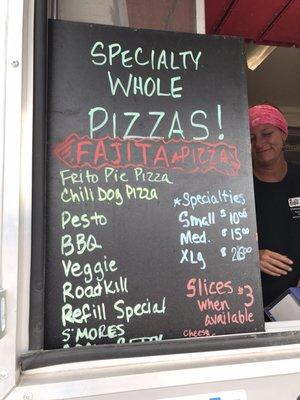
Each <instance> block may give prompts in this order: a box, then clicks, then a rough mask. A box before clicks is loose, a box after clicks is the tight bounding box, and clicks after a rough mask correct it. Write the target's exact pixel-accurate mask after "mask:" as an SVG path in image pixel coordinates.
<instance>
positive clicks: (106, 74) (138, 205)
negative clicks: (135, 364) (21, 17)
mask: <svg viewBox="0 0 300 400" xmlns="http://www.w3.org/2000/svg"><path fill="white" fill-rule="evenodd" d="M80 3H82V2H79V1H78V2H76V1H74V0H73V1H63V0H61V1H57V2H53V3H51V4H50V6H49V13H50V15H51V16H52V17H54V18H52V19H51V20H50V21H49V25H48V28H49V29H48V54H47V71H48V73H47V75H46V68H45V70H44V77H43V79H44V82H47V91H46V87H45V86H44V85H43V84H42V83H41V82H38V81H36V90H37V92H36V99H35V101H36V102H38V101H41V100H42V97H44V100H45V99H46V100H47V107H46V104H45V107H44V108H43V107H42V108H43V109H42V110H41V111H42V113H44V115H43V116H42V118H41V120H40V121H36V126H35V133H34V134H35V135H36V136H39V134H38V133H37V132H38V130H40V129H42V130H43V129H45V131H46V132H47V137H46V138H44V140H42V141H41V139H38V141H39V142H38V146H39V149H40V150H42V149H44V150H45V153H44V159H43V158H39V159H38V160H36V163H37V164H36V166H38V167H39V168H38V169H36V171H39V173H37V172H36V173H35V175H34V187H35V188H39V189H41V190H40V191H39V192H38V191H34V193H33V201H34V207H33V210H34V214H35V213H36V214H35V215H38V216H39V218H37V216H33V221H34V222H33V227H34V229H33V242H34V247H33V253H32V254H33V261H32V281H31V284H32V290H31V318H30V323H31V333H30V347H31V349H32V350H37V349H47V350H53V351H54V353H52V354H54V356H53V357H54V358H53V359H54V360H56V362H59V361H58V360H60V359H61V360H66V357H67V358H68V357H71V358H70V359H72V357H75V358H73V359H76V357H79V356H80V357H81V358H80V359H81V360H83V359H84V358H85V359H92V358H95V357H96V358H97V357H98V355H99V354H101V355H102V357H123V356H125V355H127V356H128V355H129V356H133V355H135V354H141V353H140V352H141V351H142V353H143V354H156V352H157V351H158V352H159V351H162V353H164V352H169V351H179V350H178V349H179V348H181V350H180V351H181V352H182V351H188V350H189V351H191V350H192V351H196V350H199V349H201V348H205V349H206V350H207V349H212V350H213V349H215V350H216V349H220V348H221V349H222V348H224V346H225V348H226V346H229V347H230V346H239V345H236V344H234V345H233V344H232V341H234V340H235V337H236V336H235V335H234V334H239V333H243V334H244V336H243V339H242V340H243V341H244V343H246V341H247V340H249V341H250V342H251V340H252V339H253V334H255V338H256V339H257V340H258V341H261V343H263V344H266V343H270V339H269V337H268V335H266V334H264V333H263V332H264V330H265V325H264V316H263V308H262V300H261V287H260V275H259V269H258V250H257V240H256V222H255V210H254V198H253V183H252V174H251V173H250V171H251V156H250V152H249V147H250V146H249V145H250V139H249V130H248V115H247V108H248V99H247V88H246V74H245V71H244V57H245V52H244V43H243V41H242V40H241V39H238V38H224V37H221V36H219V37H218V36H215V37H212V36H202V37H199V36H197V35H194V33H196V32H197V30H199V26H200V25H201V24H200V25H199V24H197V23H196V22H197V21H196V17H195V16H196V5H197V4H198V3H200V2H194V1H187V2H173V1H169V2H163V3H162V5H161V6H160V7H159V9H158V10H157V15H156V17H157V18H155V19H154V18H149V15H150V14H149V3H150V2H137V1H127V2H122V1H119V2H115V1H105V2H103V1H101V2H96V1H90V2H86V3H88V4H86V7H84V8H83V7H82V6H81V4H80ZM152 3H153V2H152ZM183 4H184V6H183ZM181 7H183V8H181ZM198 10H199V8H198ZM103 16H104V17H103ZM98 24H105V25H98ZM108 25H116V26H118V28H116V27H114V26H108ZM126 25H127V26H129V27H132V28H135V29H134V30H133V29H128V28H123V27H121V26H126ZM141 27H142V28H146V30H140V29H137V28H141ZM41 29H43V28H41ZM147 29H148V30H147ZM149 29H150V30H149ZM167 31H170V32H167ZM185 32H186V33H185ZM41 51H42V50H41ZM43 55H44V56H46V55H45V53H43ZM37 56H38V54H36V57H37ZM45 58H46V57H45ZM39 104H42V103H39ZM40 107H41V106H40ZM39 124H40V125H39ZM41 171H42V172H43V171H44V172H43V173H41ZM44 174H45V175H44ZM44 176H45V177H46V179H44ZM44 200H45V201H44ZM42 215H43V216H44V217H41V216H42ZM37 245H38V246H37ZM41 247H42V248H43V249H44V250H43V252H42V251H41V250H40V249H41ZM43 262H44V263H45V270H44V271H41V268H40V266H41V265H43ZM41 285H42V286H41ZM224 334H227V335H228V336H227V338H228V340H226V341H224V339H222V340H218V335H224ZM247 334H248V335H247ZM195 337H196V338H198V340H196V341H193V342H192V341H191V340H189V339H190V338H195ZM238 337H239V336H238ZM166 339H168V347H164V346H161V345H160V346H157V344H159V343H160V342H161V340H162V342H161V343H163V342H164V340H166ZM173 339H181V340H180V341H178V340H176V341H173ZM238 340H241V339H240V337H239V339H238ZM274 340H275V341H274ZM294 340H295V339H294ZM149 342H150V343H149ZM117 343H118V344H122V346H119V347H117V348H116V347H113V348H112V347H109V346H106V345H110V344H117ZM137 343H139V344H140V346H135V344H137ZM273 343H276V338H273ZM256 344H257V342H256ZM90 345H95V346H93V348H92V351H91V347H89V346H90ZM249 345H250V344H249ZM199 346H200V347H199ZM74 347H86V349H85V350H86V352H83V351H81V352H80V353H79V352H76V349H70V348H74ZM57 349H61V350H60V351H59V352H58V353H55V350H57ZM63 349H64V350H63ZM72 350H74V351H72ZM77 350H78V349H77ZM81 350H82V349H81ZM48 354H51V352H50V353H48ZM53 359H52V361H51V362H52V363H53ZM26 360H29V361H28V364H27V366H28V365H31V368H32V365H35V366H37V365H41V364H42V361H39V360H38V358H36V357H35V359H34V360H33V358H31V359H30V358H28V357H25V358H24V361H23V362H24V365H26V362H27V361H26ZM39 363H41V364H39Z"/></svg>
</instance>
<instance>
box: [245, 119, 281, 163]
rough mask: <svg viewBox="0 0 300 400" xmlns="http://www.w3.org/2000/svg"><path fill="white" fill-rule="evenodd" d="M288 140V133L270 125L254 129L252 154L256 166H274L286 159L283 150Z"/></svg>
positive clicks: (252, 133) (252, 132) (252, 131)
mask: <svg viewBox="0 0 300 400" xmlns="http://www.w3.org/2000/svg"><path fill="white" fill-rule="evenodd" d="M286 138H287V134H286V133H284V132H282V131H281V130H280V129H279V128H277V127H276V126H273V125H270V124H263V125H259V126H256V127H255V128H252V129H251V152H252V160H253V163H254V165H258V166H272V165H273V164H275V163H276V162H277V161H278V160H281V159H284V156H283V151H282V148H283V145H284V142H285V141H286Z"/></svg>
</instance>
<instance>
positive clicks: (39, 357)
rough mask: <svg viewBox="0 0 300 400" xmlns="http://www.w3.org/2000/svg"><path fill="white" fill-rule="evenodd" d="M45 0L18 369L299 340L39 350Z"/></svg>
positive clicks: (299, 336)
mask: <svg viewBox="0 0 300 400" xmlns="http://www.w3.org/2000/svg"><path fill="white" fill-rule="evenodd" d="M47 26H48V16H47V1H46V0H44V1H40V2H35V22H34V42H35V45H34V115H33V176H32V187H33V189H32V247H31V288H30V317H29V350H31V351H30V352H29V353H27V354H24V355H23V356H22V357H21V358H20V363H21V368H22V370H29V369H33V368H40V367H45V366H50V365H55V364H62V363H71V362H81V361H92V360H99V359H117V358H124V357H140V356H154V355H166V354H180V353H188V352H201V351H206V352H207V351H218V350H230V349H236V348H251V347H266V346H278V345H287V344H294V343H299V342H300V331H289V332H276V333H257V334H250V333H249V334H242V335H240V334H237V335H227V336H226V337H225V338H224V336H222V337H218V336H217V337H208V338H200V339H198V338H194V339H193V340H191V339H175V340H165V341H163V342H152V343H147V344H144V343H136V344H123V345H121V346H120V345H98V346H93V347H86V348H85V347H82V348H70V349H57V350H47V351H44V350H43V347H44V346H43V344H44V276H45V270H44V268H45V199H46V187H45V170H46V168H45V162H46V135H45V134H44V135H43V134H41V132H46V121H47V104H46V102H47V100H46V99H47V96H46V94H47V44H48V41H47Z"/></svg>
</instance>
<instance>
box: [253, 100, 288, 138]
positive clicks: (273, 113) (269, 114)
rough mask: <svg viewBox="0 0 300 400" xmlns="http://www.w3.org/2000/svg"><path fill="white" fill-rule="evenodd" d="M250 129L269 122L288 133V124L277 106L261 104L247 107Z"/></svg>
mask: <svg viewBox="0 0 300 400" xmlns="http://www.w3.org/2000/svg"><path fill="white" fill-rule="evenodd" d="M249 121H250V129H251V128H255V127H256V126H258V125H263V124H270V125H273V126H276V127H277V128H279V129H281V130H282V131H283V132H285V133H288V124H287V122H286V119H285V118H284V116H283V114H282V113H281V112H280V111H279V110H277V108H275V107H272V106H269V105H268V104H261V105H259V106H254V107H251V108H249Z"/></svg>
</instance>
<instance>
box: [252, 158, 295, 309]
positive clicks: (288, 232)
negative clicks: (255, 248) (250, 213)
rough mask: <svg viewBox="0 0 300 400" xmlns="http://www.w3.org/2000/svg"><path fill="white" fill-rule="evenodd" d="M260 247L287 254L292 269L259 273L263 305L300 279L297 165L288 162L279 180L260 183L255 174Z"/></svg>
mask: <svg viewBox="0 0 300 400" xmlns="http://www.w3.org/2000/svg"><path fill="white" fill-rule="evenodd" d="M254 192H255V205H256V219H257V231H258V244H259V249H268V250H272V251H276V252H277V253H281V254H283V255H286V256H287V257H289V258H290V259H291V260H293V261H294V264H293V265H292V268H293V271H292V272H289V273H288V274H287V275H282V276H280V277H273V276H270V275H267V274H265V273H263V272H262V274H261V277H262V290H263V300H264V306H266V305H268V304H270V303H271V302H272V301H273V300H275V299H276V298H277V297H278V296H280V294H281V293H283V292H284V291H285V290H286V289H288V288H289V287H293V286H296V285H297V282H298V279H299V278H300V166H298V165H294V164H288V173H287V175H286V176H285V178H284V179H283V180H282V181H281V182H275V183H269V182H262V181H260V180H259V179H257V178H256V177H254Z"/></svg>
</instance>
